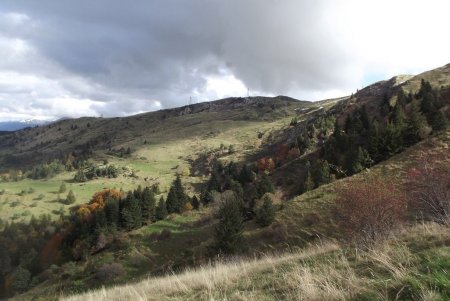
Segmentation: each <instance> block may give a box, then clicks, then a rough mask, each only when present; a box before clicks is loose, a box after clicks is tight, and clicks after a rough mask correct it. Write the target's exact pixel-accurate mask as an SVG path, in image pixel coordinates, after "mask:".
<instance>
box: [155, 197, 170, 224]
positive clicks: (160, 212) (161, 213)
mask: <svg viewBox="0 0 450 301" xmlns="http://www.w3.org/2000/svg"><path fill="white" fill-rule="evenodd" d="M167 215H168V212H167V207H166V202H164V198H163V197H161V198H160V199H159V202H158V207H156V220H163V219H165V218H166V217H167Z"/></svg>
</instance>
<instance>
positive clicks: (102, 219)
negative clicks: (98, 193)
mask: <svg viewBox="0 0 450 301" xmlns="http://www.w3.org/2000/svg"><path fill="white" fill-rule="evenodd" d="M94 221H95V231H96V232H97V233H99V232H103V231H105V230H106V229H107V228H108V220H107V219H106V213H105V211H104V210H103V209H97V210H96V211H95V213H94Z"/></svg>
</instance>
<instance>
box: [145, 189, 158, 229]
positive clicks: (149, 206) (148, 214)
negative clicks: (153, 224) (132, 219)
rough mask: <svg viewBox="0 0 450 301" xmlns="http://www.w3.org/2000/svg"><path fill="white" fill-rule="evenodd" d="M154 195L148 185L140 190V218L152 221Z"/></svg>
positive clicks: (153, 216) (153, 215)
mask: <svg viewBox="0 0 450 301" xmlns="http://www.w3.org/2000/svg"><path fill="white" fill-rule="evenodd" d="M155 203H156V200H155V195H154V194H153V192H152V191H151V189H150V188H149V187H145V188H144V190H143V191H142V198H141V207H142V218H143V220H145V221H152V220H154V218H155V205H156V204H155Z"/></svg>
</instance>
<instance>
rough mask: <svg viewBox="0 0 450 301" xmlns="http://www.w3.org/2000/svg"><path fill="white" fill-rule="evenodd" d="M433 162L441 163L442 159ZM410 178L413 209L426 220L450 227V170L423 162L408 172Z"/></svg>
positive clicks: (443, 166)
mask: <svg viewBox="0 0 450 301" xmlns="http://www.w3.org/2000/svg"><path fill="white" fill-rule="evenodd" d="M430 161H431V160H430ZM433 161H434V162H439V161H440V159H438V158H435V160H432V162H433ZM408 178H409V186H410V189H409V191H410V192H411V197H412V205H413V207H415V209H417V210H419V211H420V212H421V213H422V215H423V216H424V217H425V218H426V219H428V220H432V221H434V222H436V223H438V224H442V225H446V226H449V227H450V170H449V168H448V166H445V164H438V163H428V162H423V163H422V164H420V165H419V166H418V167H416V168H412V169H411V170H410V171H409V172H408Z"/></svg>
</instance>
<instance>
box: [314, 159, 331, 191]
mask: <svg viewBox="0 0 450 301" xmlns="http://www.w3.org/2000/svg"><path fill="white" fill-rule="evenodd" d="M330 182H331V172H330V165H329V164H328V162H327V160H323V161H322V162H321V163H320V165H319V169H318V171H317V180H316V183H317V185H318V186H320V185H323V184H327V183H330Z"/></svg>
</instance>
